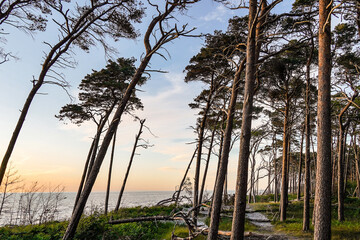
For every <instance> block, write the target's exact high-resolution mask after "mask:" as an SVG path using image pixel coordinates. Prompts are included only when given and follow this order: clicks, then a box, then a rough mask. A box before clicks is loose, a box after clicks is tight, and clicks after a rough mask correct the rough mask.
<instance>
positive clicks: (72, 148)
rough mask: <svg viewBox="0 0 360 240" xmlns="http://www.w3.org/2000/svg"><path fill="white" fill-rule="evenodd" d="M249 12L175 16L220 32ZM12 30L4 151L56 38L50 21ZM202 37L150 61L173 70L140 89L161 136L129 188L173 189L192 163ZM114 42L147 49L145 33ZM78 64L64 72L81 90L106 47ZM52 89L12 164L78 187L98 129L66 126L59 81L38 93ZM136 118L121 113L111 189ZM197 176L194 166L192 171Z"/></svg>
mask: <svg viewBox="0 0 360 240" xmlns="http://www.w3.org/2000/svg"><path fill="white" fill-rule="evenodd" d="M290 2H292V1H285V3H283V4H282V5H280V6H278V7H277V9H280V11H281V9H283V8H288V5H289V3H290ZM151 11H153V10H152V9H148V10H147V11H146V14H147V17H146V18H144V19H143V23H142V24H139V25H138V26H137V27H138V29H139V31H140V33H144V30H145V27H146V26H147V23H148V22H149V19H150V17H151V16H152V12H151ZM245 13H246V10H229V9H227V8H225V7H224V6H223V5H221V4H218V3H215V2H213V1H210V0H203V1H200V2H199V3H197V4H195V5H194V6H193V7H191V8H190V10H189V11H188V12H187V16H183V15H176V17H177V19H178V21H179V25H180V24H185V23H189V27H196V28H197V30H196V31H195V32H194V33H197V34H199V33H212V32H213V31H214V30H225V29H226V27H227V20H228V19H229V18H230V17H231V16H233V15H244V14H245ZM5 30H6V31H7V32H8V33H9V34H8V35H6V36H5V37H4V38H5V39H6V40H7V41H6V43H1V45H0V46H1V47H4V48H5V49H6V50H7V51H10V52H12V53H13V54H15V55H16V56H17V57H18V58H19V60H17V61H15V60H11V61H10V62H7V63H5V64H1V65H0V89H1V94H0V112H1V113H2V114H1V117H0V132H1V137H0V154H1V156H3V154H4V151H5V149H6V147H7V144H8V141H9V139H10V136H11V133H12V131H13V128H14V126H15V123H16V121H17V119H18V116H19V109H21V108H22V105H23V103H24V101H25V99H26V96H27V94H28V91H29V90H30V88H31V83H30V80H31V79H32V78H33V76H35V77H37V75H38V73H39V71H40V63H41V60H42V57H43V56H44V54H43V52H47V51H48V47H47V46H46V45H45V44H43V41H48V42H52V43H54V42H55V41H56V39H57V30H56V29H55V28H54V25H52V24H49V27H48V29H47V31H46V32H45V33H37V34H34V35H33V36H32V37H31V36H30V35H28V34H25V33H24V32H21V31H19V30H16V29H12V28H8V27H5ZM203 41H204V39H201V38H181V39H177V40H175V41H174V42H173V43H169V44H168V45H167V46H166V48H167V50H168V51H169V52H170V54H171V58H170V59H169V60H168V61H164V60H163V59H161V58H160V57H158V56H155V57H154V58H153V59H152V61H151V67H152V68H153V69H162V70H166V71H168V72H169V73H167V74H153V75H152V77H151V79H149V81H148V82H147V84H146V85H145V86H143V87H141V90H143V91H144V92H142V93H138V94H139V96H140V97H141V99H142V101H143V103H144V106H145V108H144V111H142V112H139V113H138V115H139V116H140V117H142V118H146V119H147V121H146V124H147V125H148V126H149V127H150V128H151V130H152V132H154V134H155V135H157V136H158V138H154V137H153V136H151V135H150V134H148V133H147V132H146V131H145V133H144V138H146V139H149V141H150V143H151V144H154V147H152V148H149V149H146V150H145V149H139V150H138V153H140V154H141V155H140V156H137V157H136V159H135V160H134V164H133V168H132V170H131V171H132V172H131V173H130V177H129V180H128V185H127V190H174V188H175V186H176V185H177V184H179V182H180V180H181V178H182V176H183V172H184V171H185V168H186V166H187V162H188V161H189V159H190V157H191V155H192V153H193V149H194V146H192V145H191V146H190V145H187V144H186V143H187V142H191V141H193V140H194V139H195V138H196V136H195V135H194V133H193V131H192V130H191V129H190V128H189V126H190V125H194V124H195V120H196V117H197V116H196V115H195V114H196V112H195V111H192V110H190V108H189V107H188V103H190V102H191V101H192V99H193V98H194V97H195V96H196V95H197V94H198V93H200V91H201V89H202V86H201V85H200V84H196V83H190V84H186V83H184V81H183V78H184V73H183V70H184V68H185V66H186V65H187V64H188V62H189V59H190V58H191V57H192V56H193V55H195V54H196V53H197V52H198V51H199V49H200V48H201V46H202V44H203ZM113 46H114V47H115V48H116V49H117V50H118V52H119V54H118V55H116V56H114V58H116V57H135V58H136V59H138V61H137V63H138V62H139V57H140V55H141V53H142V52H143V51H144V48H143V45H142V37H139V38H138V39H136V40H125V39H122V40H120V41H118V42H116V43H113ZM74 58H75V59H76V61H77V62H78V65H77V66H76V68H75V69H64V70H63V71H62V72H63V73H64V74H65V76H66V80H67V81H68V82H70V84H71V86H72V87H71V88H70V92H71V93H72V95H73V96H76V95H77V86H78V84H79V83H80V81H81V79H82V78H83V77H84V76H85V75H86V74H88V73H90V72H91V70H92V69H96V70H100V69H101V68H103V67H104V66H105V64H106V58H105V55H104V51H103V49H102V48H101V46H97V47H93V48H91V50H90V52H89V53H85V52H82V51H79V50H75V51H74ZM39 92H41V93H46V95H37V96H36V97H35V100H34V101H33V104H32V106H31V108H30V111H29V114H28V116H27V119H26V122H25V124H24V126H23V129H22V132H21V133H20V137H19V140H18V142H17V145H16V147H15V150H14V152H13V155H12V158H11V159H12V162H13V164H14V166H15V168H16V169H18V170H19V173H20V174H21V175H22V177H23V178H24V179H26V180H29V181H40V182H41V183H43V184H49V183H51V184H52V185H56V184H62V185H64V186H65V187H66V191H75V190H76V189H77V185H78V182H79V179H80V176H81V172H82V169H83V165H84V162H85V158H86V155H87V151H88V148H89V147H90V138H91V137H92V136H93V134H94V130H95V129H94V125H93V124H92V123H87V124H84V125H83V126H81V127H78V126H75V125H72V124H70V123H69V124H67V125H65V124H63V123H62V122H59V121H58V119H56V118H55V117H54V115H55V114H57V113H58V111H59V109H60V108H61V106H63V105H65V104H67V103H69V98H68V97H67V95H66V93H65V92H64V91H63V90H62V89H61V88H59V87H56V86H51V85H47V86H43V87H42V89H41V90H40V91H39ZM137 129H138V123H136V122H134V121H133V120H131V119H130V118H128V117H125V118H123V122H122V123H121V125H120V127H119V131H118V138H119V140H118V142H117V149H116V153H115V157H116V159H115V163H114V170H113V176H114V177H113V185H112V190H114V191H116V190H118V189H119V188H120V184H121V183H122V178H123V176H124V171H125V169H126V166H127V162H128V159H129V156H130V151H131V148H132V144H133V141H134V137H135V133H136V132H137ZM237 154H238V148H237V144H235V148H234V149H233V151H232V154H231V159H230V167H229V189H233V188H234V185H235V174H236V163H237ZM215 166H216V162H215V158H213V159H212V165H211V168H210V172H209V182H208V184H207V186H208V189H211V188H212V184H213V181H214V176H215ZM107 167H108V158H106V160H105V161H104V164H103V166H102V169H101V172H100V175H99V178H98V180H97V182H96V185H95V187H94V190H95V191H102V190H104V189H105V187H106V185H105V182H106V173H107ZM190 174H193V172H190Z"/></svg>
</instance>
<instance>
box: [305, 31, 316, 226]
mask: <svg viewBox="0 0 360 240" xmlns="http://www.w3.org/2000/svg"><path fill="white" fill-rule="evenodd" d="M309 30H310V32H311V35H313V33H312V31H311V26H309ZM314 48H315V46H314V40H313V38H312V37H311V49H310V53H309V57H308V60H307V63H306V92H305V185H304V212H303V231H309V230H310V196H311V192H310V184H311V183H310V135H311V124H310V86H311V82H310V81H311V78H310V66H311V62H312V58H313V54H314Z"/></svg>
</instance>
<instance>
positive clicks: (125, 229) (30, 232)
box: [0, 206, 255, 240]
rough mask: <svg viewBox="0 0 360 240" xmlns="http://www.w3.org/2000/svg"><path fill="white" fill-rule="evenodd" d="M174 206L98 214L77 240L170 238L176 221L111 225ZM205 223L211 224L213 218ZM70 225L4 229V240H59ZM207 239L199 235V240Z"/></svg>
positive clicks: (178, 231)
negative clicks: (117, 221) (121, 220)
mask: <svg viewBox="0 0 360 240" xmlns="http://www.w3.org/2000/svg"><path fill="white" fill-rule="evenodd" d="M172 210H173V207H172V206H170V207H144V208H141V207H136V208H124V209H120V211H119V212H118V213H116V214H115V213H111V214H109V216H104V215H101V214H94V215H91V216H88V217H83V218H82V219H81V221H80V223H79V226H78V229H77V232H76V235H75V239H77V240H80V239H81V240H85V239H88V240H90V239H91V240H102V239H119V240H120V239H126V240H132V239H134V240H135V239H136V240H147V239H170V238H171V234H172V231H173V230H174V223H173V222H164V221H158V222H142V223H126V224H118V225H109V224H107V222H108V221H109V219H110V217H111V218H112V219H124V218H135V217H140V216H159V215H162V216H165V215H170V213H171V211H172ZM205 222H206V223H207V224H208V223H209V219H206V220H205ZM66 226H67V222H51V223H47V224H41V225H27V226H12V227H2V228H0V239H1V240H58V239H61V238H62V236H63V234H64V232H65V229H66ZM219 229H220V230H224V231H229V230H231V218H228V217H226V218H223V219H222V220H221V223H220V226H219ZM254 229H255V226H253V225H251V224H250V223H247V224H246V231H253V230H254ZM174 233H175V235H177V236H179V237H187V236H188V229H187V227H186V226H184V225H177V226H175V231H174ZM202 239H205V236H199V237H197V238H196V240H202Z"/></svg>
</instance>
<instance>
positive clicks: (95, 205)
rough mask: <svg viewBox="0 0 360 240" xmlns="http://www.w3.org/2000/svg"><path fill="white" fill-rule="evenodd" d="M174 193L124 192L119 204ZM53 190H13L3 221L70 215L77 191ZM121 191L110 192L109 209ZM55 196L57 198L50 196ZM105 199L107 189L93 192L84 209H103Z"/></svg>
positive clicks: (0, 217) (151, 200) (0, 221)
mask: <svg viewBox="0 0 360 240" xmlns="http://www.w3.org/2000/svg"><path fill="white" fill-rule="evenodd" d="M173 193H174V192H173V191H149V192H124V195H123V198H122V202H121V205H120V207H135V206H153V205H156V204H157V203H158V202H159V201H161V200H163V199H166V198H170V197H171V196H172V194H173ZM52 194H53V195H52V196H51V197H50V196H49V193H32V194H28V195H21V194H20V193H15V194H13V195H12V196H11V197H9V198H8V199H7V201H6V202H5V204H4V206H3V209H2V212H1V215H0V224H1V225H6V224H29V223H31V222H32V223H38V222H39V219H40V218H42V219H44V218H45V217H47V218H52V219H54V220H63V219H68V218H69V217H70V216H71V213H72V210H73V206H74V202H75V197H76V193H75V192H65V193H61V194H59V195H58V196H55V194H54V193H52ZM118 194H119V193H118V192H111V193H110V197H109V210H110V211H111V210H113V209H114V208H115V205H116V202H117V198H118ZM56 197H57V199H58V201H56V200H51V198H52V199H54V198H56ZM104 202H105V192H93V193H91V194H90V197H89V199H88V202H87V205H86V208H85V212H86V213H92V212H94V211H96V210H97V211H103V209H104ZM54 209H55V211H54ZM30 221H31V222H30Z"/></svg>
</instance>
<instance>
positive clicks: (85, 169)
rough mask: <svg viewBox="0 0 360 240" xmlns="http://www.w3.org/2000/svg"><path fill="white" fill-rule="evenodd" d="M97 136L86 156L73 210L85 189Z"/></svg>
mask: <svg viewBox="0 0 360 240" xmlns="http://www.w3.org/2000/svg"><path fill="white" fill-rule="evenodd" d="M95 138H96V136H95ZM95 138H94V139H93V141H92V143H91V147H90V150H89V153H88V156H87V158H86V162H85V166H84V170H83V173H82V176H81V180H80V184H79V188H78V191H77V194H76V197H75V203H74V208H73V211H74V210H75V206H76V204H77V202H78V201H79V198H80V195H81V192H82V189H83V187H84V182H85V178H86V174H87V172H88V167H89V163H90V159H91V156H92V153H93V151H94V150H93V149H94V146H95Z"/></svg>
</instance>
